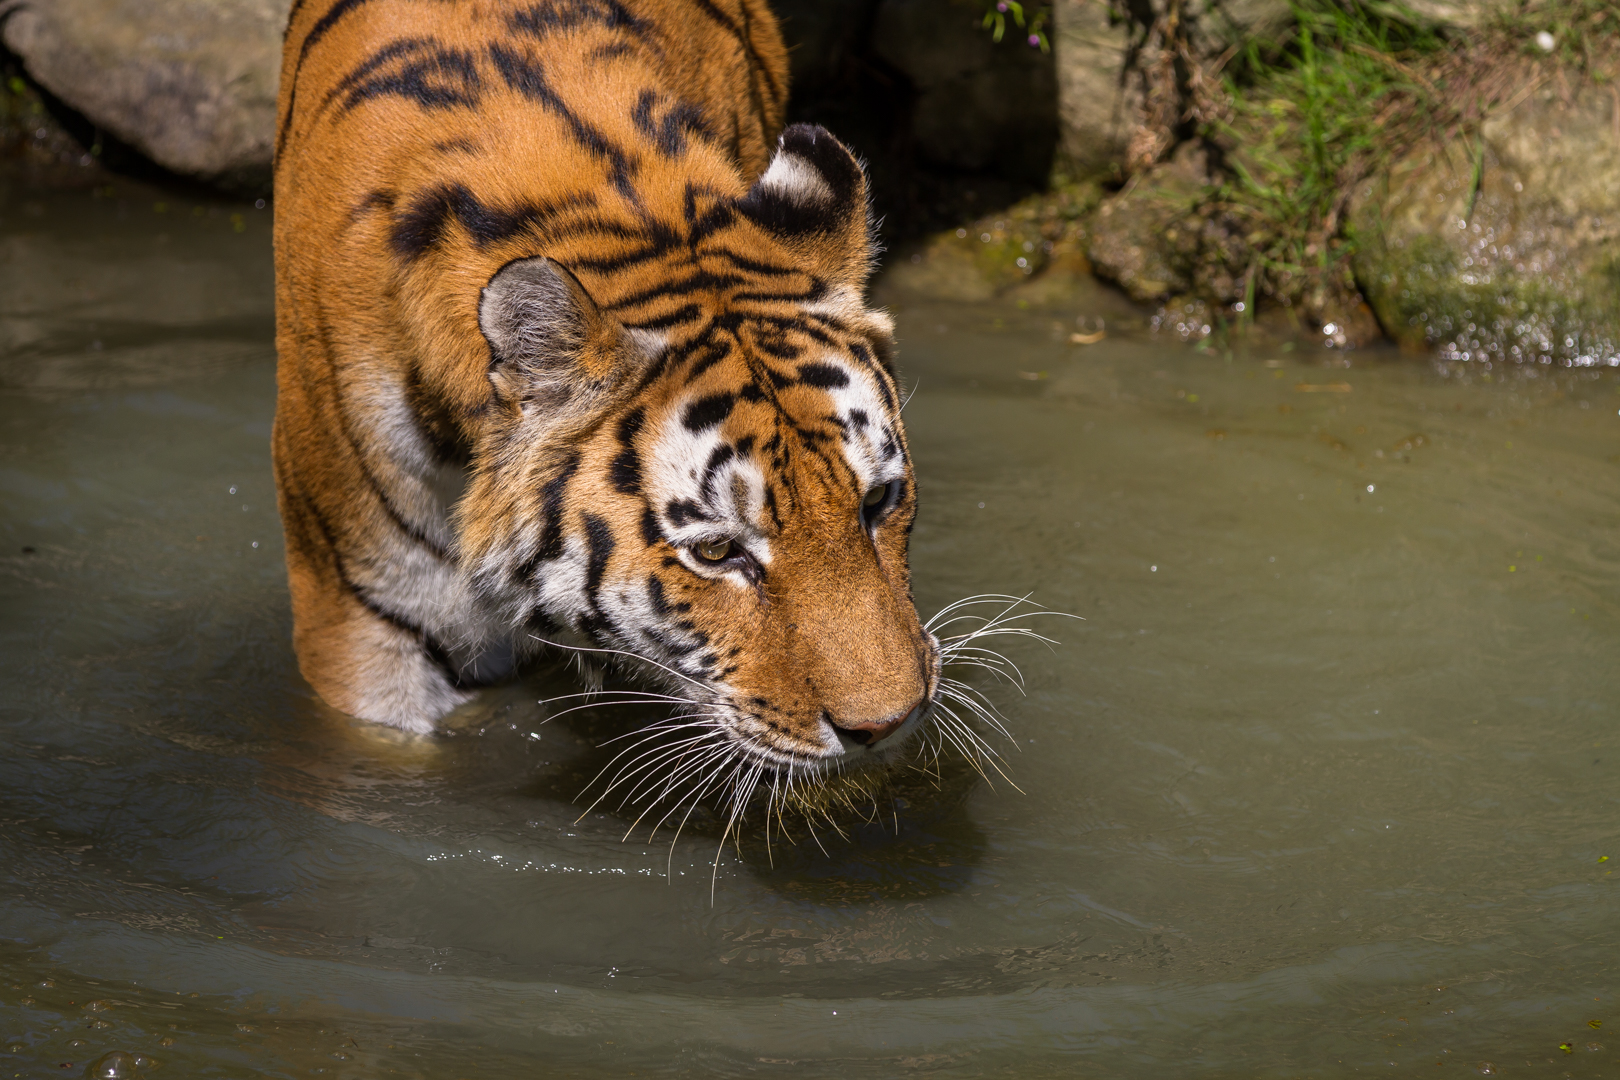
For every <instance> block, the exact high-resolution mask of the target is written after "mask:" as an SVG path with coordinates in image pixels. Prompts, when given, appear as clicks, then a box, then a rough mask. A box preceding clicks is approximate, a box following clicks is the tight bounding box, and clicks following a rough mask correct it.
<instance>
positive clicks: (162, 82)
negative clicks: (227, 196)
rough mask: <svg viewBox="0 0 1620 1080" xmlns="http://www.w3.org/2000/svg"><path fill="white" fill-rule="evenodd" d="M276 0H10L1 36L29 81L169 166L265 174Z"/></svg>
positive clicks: (260, 177) (277, 35)
mask: <svg viewBox="0 0 1620 1080" xmlns="http://www.w3.org/2000/svg"><path fill="white" fill-rule="evenodd" d="M288 7H289V4H288V0H10V2H0V24H3V26H4V31H3V33H4V39H5V43H6V46H7V47H8V48H9V49H11V50H12V52H14V53H16V54H17V55H18V56H19V57H20V58H21V59H22V62H23V64H24V66H25V67H26V68H27V70H28V74H29V75H30V76H31V77H32V78H34V79H35V80H36V81H37V82H38V83H39V84H40V85H41V86H43V87H44V88H45V89H47V90H49V91H50V92H51V93H52V94H55V95H56V96H57V97H58V98H60V99H61V100H62V101H64V102H65V103H67V104H68V105H69V106H71V107H72V108H74V109H75V110H77V111H78V112H80V113H82V114H83V115H84V116H85V117H86V118H87V119H88V120H89V121H90V122H91V123H93V124H95V125H96V126H97V127H99V128H101V129H102V130H104V131H106V132H108V133H109V134H111V135H114V136H116V137H117V138H119V139H121V140H122V141H124V142H126V143H128V144H130V145H131V146H133V147H135V148H136V149H137V150H139V151H141V152H142V153H144V154H145V155H146V156H148V157H150V158H151V159H152V160H153V161H155V162H157V163H158V164H160V165H162V166H164V167H166V168H168V169H171V170H173V171H175V172H177V173H182V174H184V175H187V176H194V177H197V178H199V179H202V180H207V181H210V182H213V183H219V184H224V185H226V186H231V187H237V188H253V187H257V186H262V185H264V184H265V183H267V182H268V179H269V174H270V159H271V153H272V149H273V146H274V140H275V124H276V82H277V78H278V76H279V73H280V64H281V34H282V30H283V28H284V27H285V25H286V21H287V10H288Z"/></svg>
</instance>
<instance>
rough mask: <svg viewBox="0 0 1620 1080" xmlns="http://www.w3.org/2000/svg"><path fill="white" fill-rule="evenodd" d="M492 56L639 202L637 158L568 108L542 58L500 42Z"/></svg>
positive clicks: (514, 83) (517, 86)
mask: <svg viewBox="0 0 1620 1080" xmlns="http://www.w3.org/2000/svg"><path fill="white" fill-rule="evenodd" d="M489 58H490V59H491V60H493V61H494V62H495V67H496V69H497V70H499V71H500V73H501V78H503V79H505V80H506V85H507V86H509V87H511V88H512V89H513V90H515V91H517V92H518V93H520V94H522V95H523V96H524V97H526V98H528V99H529V100H530V101H535V102H538V103H540V104H541V105H543V106H544V107H546V108H547V109H550V110H551V111H552V112H553V113H555V114H556V115H557V116H558V117H560V118H561V119H562V121H563V123H564V124H566V125H567V126H568V130H569V133H570V134H572V135H573V137H574V141H575V142H577V143H578V144H579V145H580V146H582V147H584V148H585V149H586V150H588V151H590V152H591V153H593V154H595V155H596V156H597V157H599V158H602V159H604V160H605V161H606V162H607V163H608V179H609V181H611V182H612V184H613V186H614V187H616V188H618V189H619V192H620V194H622V195H623V196H624V197H625V198H626V199H628V200H629V201H631V202H633V203H638V204H639V203H640V201H641V199H640V196H639V194H638V193H637V192H636V190H635V188H634V187H633V186H632V185H631V179H632V178H633V177H634V176H635V174H636V170H637V167H638V166H637V164H636V161H635V159H634V158H632V157H631V156H630V155H629V154H627V153H626V152H625V151H624V150H622V149H620V148H619V147H617V146H615V145H614V144H613V141H612V140H611V139H609V138H608V137H607V135H605V134H604V133H603V132H602V131H601V130H600V129H599V128H597V127H595V126H593V125H592V124H589V123H587V122H586V121H585V120H584V119H582V118H581V117H580V116H579V114H577V113H575V112H574V110H572V109H570V108H569V107H568V105H567V103H566V102H564V101H563V99H562V98H561V97H559V96H558V95H557V92H556V91H555V90H553V89H552V88H551V84H550V83H549V82H547V81H546V72H545V68H544V66H542V65H541V64H540V63H539V61H537V60H534V59H531V58H530V57H527V56H522V55H520V54H518V53H517V52H514V51H513V50H511V49H507V48H505V47H503V46H500V45H491V46H490V47H489Z"/></svg>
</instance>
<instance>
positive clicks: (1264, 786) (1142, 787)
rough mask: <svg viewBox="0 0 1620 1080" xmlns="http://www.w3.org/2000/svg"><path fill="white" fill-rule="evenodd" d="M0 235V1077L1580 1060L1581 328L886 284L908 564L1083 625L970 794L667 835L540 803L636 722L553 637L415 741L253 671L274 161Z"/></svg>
mask: <svg viewBox="0 0 1620 1080" xmlns="http://www.w3.org/2000/svg"><path fill="white" fill-rule="evenodd" d="M158 202H163V203H164V208H163V211H162V212H158V210H157V209H156V207H155V204H156V203H158ZM233 214H234V215H237V217H236V218H235V219H234V220H233V218H232V216H231V215H233ZM0 246H3V250H4V253H5V255H4V258H3V260H0V276H3V288H0V305H3V312H4V318H3V321H0V334H3V335H4V352H3V358H0V402H3V404H0V506H3V508H4V509H3V513H0V657H3V660H0V688H3V695H0V710H3V711H0V717H3V720H0V867H3V876H0V1080H3V1078H5V1077H35V1076H46V1075H50V1076H63V1075H72V1076H78V1075H148V1074H156V1075H160V1076H170V1077H181V1076H276V1077H294V1076H297V1077H306V1076H311V1075H324V1076H327V1077H362V1076H364V1077H372V1076H389V1075H398V1076H419V1077H432V1078H445V1080H451V1078H456V1077H471V1076H502V1075H514V1076H536V1075H544V1076H548V1077H549V1076H579V1077H609V1076H611V1077H623V1076H631V1075H636V1076H693V1077H710V1076H743V1075H748V1076H775V1075H782V1076H832V1075H836V1076H839V1077H868V1076H874V1077H876V1076H882V1077H889V1076H894V1075H900V1074H916V1075H923V1076H941V1077H955V1076H993V1077H1024V1076H1064V1077H1067V1076H1086V1077H1090V1076H1096V1077H1149V1078H1157V1077H1164V1076H1208V1077H1240V1076H1241V1077H1271V1076H1275V1077H1285V1076H1299V1075H1312V1076H1318V1077H1331V1076H1348V1075H1351V1074H1354V1073H1368V1072H1380V1073H1384V1074H1389V1075H1412V1074H1413V1073H1416V1072H1419V1071H1425V1072H1426V1071H1427V1070H1430V1069H1432V1068H1433V1067H1434V1066H1435V1063H1437V1062H1438V1063H1442V1064H1444V1065H1447V1066H1451V1067H1454V1070H1458V1071H1464V1072H1467V1070H1471V1069H1483V1068H1485V1067H1486V1066H1484V1065H1482V1064H1481V1063H1485V1062H1488V1063H1490V1066H1489V1068H1490V1071H1491V1073H1492V1074H1497V1075H1503V1076H1511V1075H1525V1076H1530V1075H1537V1076H1539V1075H1547V1076H1565V1075H1568V1076H1578V1077H1596V1076H1614V1075H1616V1074H1617V1073H1620V1063H1617V1062H1616V1056H1617V1052H1620V1033H1617V1029H1620V1008H1617V1007H1616V1005H1615V997H1616V994H1620V977H1617V975H1616V971H1617V970H1620V965H1617V961H1616V956H1617V952H1616V948H1617V946H1620V892H1617V890H1620V875H1617V874H1616V873H1615V872H1614V870H1613V869H1612V868H1613V867H1617V866H1620V780H1617V772H1620V769H1617V766H1620V733H1617V730H1616V725H1615V718H1616V709H1617V702H1620V665H1617V664H1616V663H1615V660H1614V653H1615V648H1616V644H1617V642H1620V636H1617V628H1620V627H1617V623H1620V604H1617V600H1620V591H1617V585H1620V547H1617V542H1616V538H1617V535H1620V534H1617V531H1616V529H1617V525H1620V510H1617V508H1620V501H1617V497H1620V437H1617V436H1620V416H1617V410H1620V384H1617V382H1616V380H1615V378H1613V377H1612V375H1611V374H1610V373H1607V372H1566V371H1551V370H1547V369H1541V370H1538V371H1521V372H1503V371H1502V370H1501V369H1500V368H1498V369H1497V370H1495V371H1493V372H1486V371H1483V370H1482V369H1479V368H1477V367H1474V368H1469V367H1467V366H1466V365H1464V366H1462V367H1459V368H1458V369H1456V370H1453V371H1450V372H1446V371H1441V370H1439V369H1436V368H1435V367H1433V366H1432V365H1430V364H1429V363H1428V362H1426V361H1423V360H1420V359H1416V358H1411V357H1399V356H1396V355H1394V354H1388V355H1385V354H1376V353H1363V354H1358V355H1357V356H1356V357H1355V358H1354V363H1353V365H1351V366H1349V367H1342V366H1331V365H1330V364H1329V363H1328V361H1331V360H1333V359H1335V357H1334V354H1332V353H1329V352H1325V351H1321V350H1318V349H1317V348H1316V347H1315V346H1311V345H1308V344H1303V343H1302V344H1298V345H1295V346H1293V347H1291V348H1290V347H1289V346H1288V343H1281V342H1273V343H1271V344H1269V345H1266V344H1261V345H1257V346H1255V347H1253V348H1251V349H1249V350H1247V351H1243V352H1239V353H1236V354H1233V355H1227V354H1226V353H1225V352H1224V351H1222V350H1221V349H1218V348H1206V349H1205V350H1203V351H1199V350H1197V349H1194V348H1191V347H1188V346H1185V345H1183V344H1181V343H1180V342H1179V341H1178V340H1176V338H1175V337H1174V336H1173V335H1168V334H1160V335H1158V336H1157V337H1155V336H1153V335H1151V334H1149V333H1148V332H1147V331H1146V329H1145V326H1146V323H1145V321H1144V320H1143V319H1141V317H1140V316H1136V315H1134V314H1133V313H1130V312H1128V311H1124V310H1121V309H1120V308H1119V307H1118V306H1117V301H1110V300H1109V299H1108V298H1107V297H1106V296H1105V295H1102V294H1095V293H1089V292H1083V293H1081V294H1079V295H1078V296H1077V297H1075V298H1072V299H1071V300H1069V301H1066V302H1065V303H1064V304H1063V305H1060V306H1056V307H1050V308H1041V307H1040V306H1039V305H1036V306H1033V307H1030V308H1028V309H1021V308H1019V307H1018V306H1016V305H1014V304H1013V303H1011V302H1008V303H1005V304H1001V305H984V306H974V305H962V304H950V305H946V304H930V303H928V302H926V301H923V300H918V299H915V298H910V297H891V299H894V300H897V301H898V305H899V318H900V328H901V338H902V348H903V353H902V357H903V364H904V367H905V371H906V374H907V377H908V380H909V382H911V383H913V384H915V385H916V386H917V390H916V393H915V395H914V397H913V398H912V399H911V402H910V404H909V405H908V407H907V417H908V421H909V425H910V432H911V439H912V444H913V446H914V449H915V453H916V459H917V469H918V473H919V476H920V478H921V485H922V494H923V514H922V518H921V521H920V523H919V525H918V527H917V531H916V540H915V548H914V554H913V565H914V567H915V571H916V581H917V594H918V600H919V605H920V606H921V607H922V608H923V609H924V610H925V612H931V611H933V610H936V609H937V608H939V607H941V606H943V605H944V604H945V603H948V602H949V601H951V600H954V599H956V598H957V597H960V596H963V595H966V594H969V593H976V592H986V591H1006V592H1016V593H1023V592H1026V591H1033V592H1034V594H1035V596H1036V598H1037V599H1038V600H1040V601H1041V602H1043V603H1045V604H1047V605H1049V606H1051V607H1053V608H1057V609H1061V610H1064V611H1069V612H1072V613H1074V614H1076V615H1080V616H1083V617H1084V621H1083V622H1070V621H1067V620H1065V621H1063V622H1061V623H1059V622H1053V623H1052V624H1051V629H1052V631H1053V633H1054V636H1055V637H1057V638H1059V639H1060V640H1061V642H1062V644H1061V645H1059V646H1058V647H1056V648H1055V649H1053V650H1051V651H1050V652H1048V651H1046V650H1044V649H1041V648H1039V647H1032V648H1020V649H1017V650H1015V652H1014V655H1015V658H1016V659H1017V660H1018V661H1019V662H1020V664H1021V665H1022V666H1023V668H1024V670H1025V672H1026V673H1027V674H1028V676H1029V688H1028V696H1027V697H1023V698H1020V697H1018V696H1017V695H1016V694H1014V693H1010V692H1007V691H992V692H993V693H995V694H996V695H997V700H998V701H1000V702H1001V703H1002V704H1003V705H1004V706H1005V710H1006V713H1007V715H1008V718H1009V721H1010V726H1011V727H1012V729H1013V731H1014V732H1015V734H1016V736H1017V741H1016V744H1009V743H1003V744H1002V748H1003V750H1004V751H1005V753H1006V756H1007V758H1008V760H1009V764H1008V765H1007V766H1006V768H1007V770H1008V772H1009V774H1010V776H1011V777H1012V779H1013V780H1014V781H1015V782H1016V784H1017V789H1014V788H1013V787H1012V786H1010V785H1009V784H1007V783H1004V782H1001V781H1000V780H999V779H998V780H997V782H996V784H995V785H994V786H991V785H987V784H985V783H982V782H979V781H977V780H975V779H974V778H973V777H972V776H971V775H968V774H965V773H963V772H962V771H961V770H955V771H952V772H948V774H947V776H946V778H945V781H944V783H943V784H942V787H941V790H939V791H932V790H929V789H928V788H926V787H914V788H913V789H910V790H907V791H906V792H905V805H904V807H903V808H900V809H898V810H897V811H896V813H895V815H894V817H893V818H892V819H891V820H890V821H889V822H887V824H886V826H885V827H879V826H877V825H870V826H865V827H862V828H858V829H855V830H854V831H853V834H852V836H851V838H850V840H848V841H840V840H838V839H837V838H836V837H831V838H828V841H827V845H826V851H825V852H823V851H821V850H820V849H818V848H817V847H816V846H815V845H813V844H810V843H804V844H801V845H799V846H798V847H795V848H792V849H790V850H786V851H784V850H782V849H780V848H778V849H777V850H776V851H775V853H774V855H775V865H774V866H771V865H770V864H768V863H767V861H766V859H765V857H764V853H763V850H762V849H761V848H760V846H759V845H758V844H754V843H750V844H747V845H745V846H744V850H743V852H742V854H741V855H739V854H738V853H737V852H735V851H729V850H728V851H727V852H725V853H723V854H722V855H721V856H720V859H719V863H718V865H717V866H714V864H713V862H712V860H713V859H714V857H715V853H716V833H715V831H714V830H713V829H712V828H708V827H707V826H704V825H701V824H700V825H699V826H698V827H697V828H695V829H692V830H689V831H688V833H687V834H684V835H683V836H682V838H681V839H680V841H679V842H678V843H676V844H675V845H674V846H673V848H672V847H671V846H669V844H668V843H667V842H665V840H664V839H663V838H660V840H659V841H658V842H656V843H648V842H646V839H645V836H644V835H640V834H638V835H637V836H634V837H632V839H631V840H630V841H628V842H626V841H621V839H620V838H621V836H622V835H623V833H624V831H625V828H626V825H627V820H626V818H625V817H623V816H621V815H619V814H616V813H614V812H611V811H603V810H598V811H595V812H591V813H588V814H586V815H585V816H584V817H583V818H580V812H581V809H582V806H581V805H580V804H579V803H577V802H576V801H575V796H576V795H577V793H578V792H579V790H580V788H581V787H582V786H583V783H584V781H585V780H586V779H588V777H589V775H590V773H591V771H592V770H593V769H594V768H596V767H598V766H599V764H600V762H601V761H602V760H603V755H602V753H601V752H600V751H599V750H597V749H595V748H594V744H596V743H597V742H600V741H601V740H602V739H605V738H608V737H611V735H612V734H613V733H615V732H617V731H620V730H623V729H624V726H625V725H626V724H627V723H632V722H634V721H635V719H636V716H635V714H624V713H620V714H614V713H604V714H602V715H601V716H588V715H581V714H576V715H574V716H570V717H566V718H562V719H559V720H556V721H555V722H552V723H543V721H544V720H545V717H546V713H545V711H544V710H543V709H542V708H541V707H540V706H539V705H538V704H537V701H538V699H540V698H541V697H545V696H548V695H552V694H558V693H566V692H568V691H569V690H570V689H571V688H572V684H571V683H570V681H569V678H568V676H567V674H566V672H565V671H563V670H561V669H560V668H559V669H556V670H552V669H545V670H541V671H538V672H536V673H534V674H533V675H531V676H530V677H529V678H528V679H527V680H526V681H524V682H521V683H518V684H514V685H512V686H508V687H504V688H501V689H498V690H494V691H490V692H487V693H486V694H485V695H484V696H483V697H481V698H480V700H479V701H478V702H477V703H476V704H475V705H473V706H471V707H469V708H468V709H467V710H465V711H464V712H463V713H462V714H460V715H458V716H457V717H456V722H455V726H454V730H453V732H452V733H451V734H449V735H447V736H445V737H442V738H439V739H435V740H432V741H425V742H414V741H410V740H407V739H403V738H398V737H392V736H390V735H389V734H388V733H386V732H382V731H379V730H377V729H375V728H371V727H368V726H365V725H358V724H354V723H352V722H349V721H347V720H345V719H344V718H342V717H340V716H337V715H335V714H333V713H331V712H330V711H329V710H327V709H325V708H324V707H323V706H321V705H320V704H319V702H318V701H316V700H315V699H314V698H313V697H312V695H311V693H310V691H309V690H308V689H307V688H306V687H305V686H304V685H303V684H302V682H301V681H300V680H299V678H298V675H297V671H296V667H295V665H294V661H293V657H292V653H291V649H290V646H289V642H288V636H289V629H290V627H289V618H288V614H287V607H286V596H285V585H284V581H283V568H282V562H281V554H280V537H279V533H278V527H277V522H276V516H275V512H274V497H273V494H274V493H273V490H272V487H271V480H270V470H269V458H268V452H267V440H268V436H269V424H270V418H271V412H272V407H273V392H274V391H273V386H274V382H273V375H274V356H273V353H272V349H271V336H272V313H271V296H270V291H271V289H270V286H271V273H270V265H269V262H270V259H269V256H270V248H269V212H268V211H264V210H255V209H254V208H252V207H250V206H238V205H228V204H208V203H203V204H198V203H197V202H196V201H195V200H194V199H187V198H184V197H178V196H175V195H173V194H170V195H167V196H165V195H163V194H161V193H156V192H153V191H150V190H147V189H142V188H138V187H135V186H133V185H128V184H120V185H118V186H116V187H115V188H114V189H113V190H111V191H106V190H103V191H100V192H97V193H95V194H94V195H92V194H91V193H75V194H54V195H53V194H47V193H40V192H31V191H26V190H18V189H12V190H10V191H8V192H7V193H6V194H5V196H4V198H3V199H0ZM1099 316H1101V317H1103V318H1105V319H1106V320H1107V325H1108V327H1109V336H1108V337H1107V338H1106V339H1105V340H1103V341H1102V342H1100V343H1098V344H1095V345H1090V346H1078V345H1071V344H1069V343H1068V338H1069V335H1070V334H1071V333H1073V332H1075V331H1076V329H1077V327H1078V326H1079V324H1077V323H1076V319H1077V318H1083V319H1084V320H1086V321H1085V323H1084V329H1086V330H1087V331H1088V332H1089V331H1093V330H1095V328H1096V325H1097V324H1096V319H1097V317H1099ZM1487 375H1488V376H1490V378H1489V379H1487V378H1486V376H1487ZM643 718H645V717H643ZM576 819H578V820H576ZM1605 857H1609V861H1607V862H1605V861H1602V860H1603V859H1604V858H1605ZM711 874H712V875H713V886H712V888H713V899H712V901H711ZM1599 1023H1600V1024H1601V1025H1602V1026H1601V1027H1597V1026H1593V1025H1595V1024H1599ZM1561 1043H1562V1044H1565V1046H1566V1047H1567V1052H1566V1050H1564V1049H1561V1048H1560V1044H1561ZM1600 1044H1605V1046H1603V1047H1600V1048H1597V1049H1590V1048H1589V1046H1591V1047H1599V1046H1600ZM1607 1044H1612V1045H1607ZM115 1051H116V1052H119V1053H121V1054H122V1055H123V1056H122V1057H111V1058H109V1057H108V1056H107V1055H109V1054H112V1053H113V1052H115ZM137 1055H140V1056H139V1057H138V1056H137ZM154 1061H155V1062H156V1065H153V1064H151V1063H152V1062H154ZM86 1070H90V1071H89V1072H86ZM95 1070H101V1071H100V1072H96V1071H95ZM109 1070H111V1071H109ZM117 1070H122V1071H121V1072H120V1071H117ZM1448 1074H1449V1073H1448ZM1448 1074H1441V1075H1448ZM1467 1074H1468V1075H1473V1073H1471V1072H1470V1073H1467Z"/></svg>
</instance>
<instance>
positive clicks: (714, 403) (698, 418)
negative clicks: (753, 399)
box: [681, 391, 737, 431]
mask: <svg viewBox="0 0 1620 1080" xmlns="http://www.w3.org/2000/svg"><path fill="white" fill-rule="evenodd" d="M736 407H737V395H736V394H733V393H731V392H730V391H722V392H721V393H718V394H709V395H707V396H705V397H700V398H698V399H697V400H696V401H694V402H692V404H690V405H688V406H687V407H686V412H685V413H684V414H683V415H682V417H681V423H683V424H685V425H686V429H687V430H688V431H707V430H708V429H709V428H712V427H716V426H718V425H720V424H721V423H723V422H724V421H725V419H726V417H728V416H730V415H731V410H732V409H734V408H736Z"/></svg>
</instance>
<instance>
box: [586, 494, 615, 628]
mask: <svg viewBox="0 0 1620 1080" xmlns="http://www.w3.org/2000/svg"><path fill="white" fill-rule="evenodd" d="M579 516H580V517H581V518H582V519H584V521H585V548H586V551H587V552H588V553H589V560H588V561H587V562H586V564H585V595H586V596H589V597H590V598H591V603H592V604H593V605H594V604H595V603H596V594H597V592H598V591H599V590H600V589H601V588H602V575H603V574H604V573H606V572H607V564H608V558H609V557H610V556H611V555H612V554H613V527H612V526H611V525H609V524H608V523H607V519H606V518H599V517H597V516H596V515H595V514H592V513H590V512H589V511H582V512H581V513H580V515H579Z"/></svg>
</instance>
